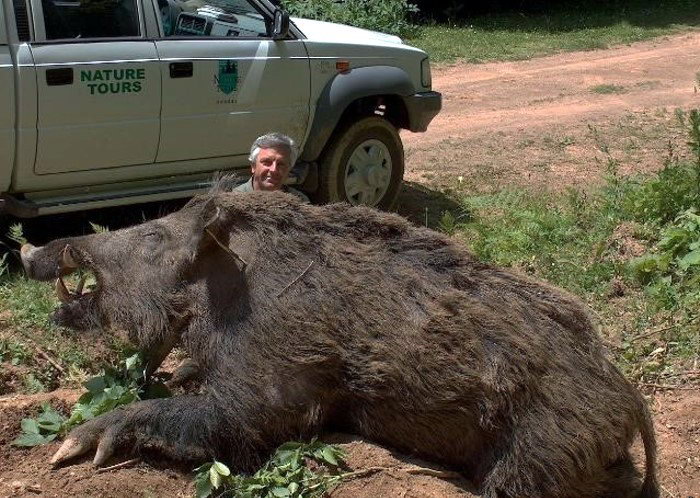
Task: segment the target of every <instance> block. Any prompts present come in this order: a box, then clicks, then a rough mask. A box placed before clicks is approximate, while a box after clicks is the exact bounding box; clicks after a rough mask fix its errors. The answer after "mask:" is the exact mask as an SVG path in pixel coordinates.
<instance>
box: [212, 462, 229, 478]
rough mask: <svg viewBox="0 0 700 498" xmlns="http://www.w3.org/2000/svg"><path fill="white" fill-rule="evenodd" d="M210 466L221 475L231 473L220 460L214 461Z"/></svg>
mask: <svg viewBox="0 0 700 498" xmlns="http://www.w3.org/2000/svg"><path fill="white" fill-rule="evenodd" d="M212 467H213V468H214V469H215V470H216V472H217V473H218V474H221V475H222V476H230V475H231V470H230V469H229V468H228V467H227V466H226V465H224V464H223V463H221V462H214V465H212Z"/></svg>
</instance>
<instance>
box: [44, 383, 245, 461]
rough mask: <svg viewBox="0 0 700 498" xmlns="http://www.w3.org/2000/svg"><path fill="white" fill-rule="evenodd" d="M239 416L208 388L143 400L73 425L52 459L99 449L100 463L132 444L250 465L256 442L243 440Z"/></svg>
mask: <svg viewBox="0 0 700 498" xmlns="http://www.w3.org/2000/svg"><path fill="white" fill-rule="evenodd" d="M227 408H228V409H227ZM236 418H238V417H237V416H236V413H235V412H232V411H231V410H230V406H229V407H224V406H220V405H219V403H217V402H216V400H215V398H214V397H213V396H210V395H205V394H203V395H189V396H179V397H177V398H170V399H158V400H148V401H140V402H137V403H134V404H133V405H129V406H127V407H124V408H120V409H117V410H114V411H113V412H110V413H106V414H104V415H101V416H99V417H97V418H95V419H94V420H91V421H89V422H86V423H85V424H83V425H81V426H80V427H77V428H76V429H74V430H73V431H71V433H70V434H69V435H68V438H67V439H66V441H65V442H64V443H63V445H62V446H61V447H60V448H59V449H58V451H57V452H56V453H55V454H54V456H53V458H52V459H51V463H52V464H59V463H62V462H65V461H66V460H69V459H71V458H74V457H76V456H79V455H82V454H84V453H87V452H89V451H92V450H96V452H95V457H94V459H93V462H94V463H95V465H101V464H103V463H104V462H105V461H107V460H108V459H109V458H110V457H111V456H112V455H113V454H114V453H115V452H116V451H118V450H122V449H128V450H129V451H131V452H141V451H151V450H153V451H157V452H158V453H160V454H163V455H165V456H166V457H169V458H172V459H174V460H186V461H203V460H207V459H211V458H214V457H218V458H222V457H224V458H227V459H230V460H231V461H233V462H234V463H236V464H238V465H240V466H242V467H247V466H249V465H250V464H252V463H257V462H249V461H246V460H247V459H248V458H249V457H250V456H251V453H250V450H251V449H253V448H255V446H256V445H255V442H254V441H253V440H251V438H250V437H246V438H245V439H246V440H245V441H243V436H242V431H241V430H240V429H238V430H237V429H236V426H237V425H238V424H237V421H236V420H235V419H236ZM240 422H243V421H240ZM244 426H245V424H244ZM252 439H255V438H254V437H253V438H252ZM251 446H252V448H251ZM241 448H247V450H248V451H247V452H246V454H245V455H244V454H239V451H240V449H241ZM253 453H255V452H253Z"/></svg>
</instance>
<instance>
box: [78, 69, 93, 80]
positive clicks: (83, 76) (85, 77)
mask: <svg viewBox="0 0 700 498" xmlns="http://www.w3.org/2000/svg"><path fill="white" fill-rule="evenodd" d="M80 81H92V75H91V74H90V71H80Z"/></svg>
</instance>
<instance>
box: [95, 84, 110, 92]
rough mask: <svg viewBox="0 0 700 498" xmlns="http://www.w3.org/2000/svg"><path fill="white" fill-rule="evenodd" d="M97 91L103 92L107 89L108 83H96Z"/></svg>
mask: <svg viewBox="0 0 700 498" xmlns="http://www.w3.org/2000/svg"><path fill="white" fill-rule="evenodd" d="M97 91H98V92H99V93H101V94H105V93H107V92H108V91H109V85H108V84H107V83H100V84H99V85H97Z"/></svg>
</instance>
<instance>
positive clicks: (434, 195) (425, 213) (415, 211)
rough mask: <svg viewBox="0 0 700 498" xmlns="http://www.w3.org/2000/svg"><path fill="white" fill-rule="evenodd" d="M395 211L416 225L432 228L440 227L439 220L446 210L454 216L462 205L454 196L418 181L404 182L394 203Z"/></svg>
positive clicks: (459, 211) (456, 215)
mask: <svg viewBox="0 0 700 498" xmlns="http://www.w3.org/2000/svg"><path fill="white" fill-rule="evenodd" d="M396 212H397V213H398V214H400V215H401V216H404V217H406V218H408V219H409V220H411V221H412V222H413V223H415V224H416V225H420V226H427V227H428V228H432V229H433V230H437V229H439V227H440V220H441V219H442V217H443V216H444V214H445V213H446V212H449V213H452V214H453V215H454V216H455V218H456V217H458V216H459V214H460V213H461V212H462V206H461V205H460V204H459V202H457V200H456V199H455V198H454V197H450V196H449V195H447V194H445V193H443V192H440V191H438V190H431V189H429V188H426V187H425V186H423V185H421V184H419V183H413V182H404V184H403V189H402V190H401V194H399V199H398V201H397V203H396Z"/></svg>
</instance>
